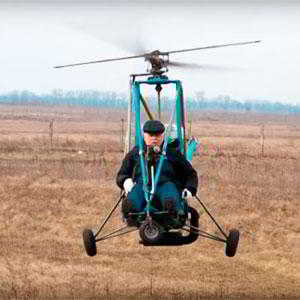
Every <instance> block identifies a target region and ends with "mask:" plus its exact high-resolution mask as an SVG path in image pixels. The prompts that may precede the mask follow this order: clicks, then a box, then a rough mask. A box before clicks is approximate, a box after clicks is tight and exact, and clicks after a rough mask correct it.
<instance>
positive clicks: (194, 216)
mask: <svg viewBox="0 0 300 300" xmlns="http://www.w3.org/2000/svg"><path fill="white" fill-rule="evenodd" d="M188 212H189V213H191V220H190V225H191V226H193V227H197V228H199V213H198V211H197V210H196V209H195V208H193V207H191V206H189V207H188ZM198 237H199V235H198V233H197V230H195V229H192V228H191V229H190V233H189V235H187V236H185V237H184V243H185V244H191V243H193V242H195V241H196V240H197V239H198Z"/></svg>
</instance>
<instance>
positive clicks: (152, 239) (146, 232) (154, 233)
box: [139, 220, 164, 244]
mask: <svg viewBox="0 0 300 300" xmlns="http://www.w3.org/2000/svg"><path fill="white" fill-rule="evenodd" d="M139 234H140V237H141V239H142V242H143V243H145V244H157V243H159V242H160V241H161V240H162V239H163V234H164V231H163V229H162V226H161V225H159V224H158V223H157V222H156V221H154V220H145V221H144V223H143V224H142V225H141V226H140V229H139Z"/></svg>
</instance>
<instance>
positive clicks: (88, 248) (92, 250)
mask: <svg viewBox="0 0 300 300" xmlns="http://www.w3.org/2000/svg"><path fill="white" fill-rule="evenodd" d="M82 237H83V244H84V248H85V252H86V254H87V255H88V256H94V255H96V254H97V247H96V239H95V236H94V234H93V231H92V230H90V229H84V230H83V233H82Z"/></svg>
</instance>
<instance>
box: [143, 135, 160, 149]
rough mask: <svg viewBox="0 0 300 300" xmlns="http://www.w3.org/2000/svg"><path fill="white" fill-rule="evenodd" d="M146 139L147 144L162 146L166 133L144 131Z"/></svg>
mask: <svg viewBox="0 0 300 300" xmlns="http://www.w3.org/2000/svg"><path fill="white" fill-rule="evenodd" d="M144 140H145V143H146V145H147V146H160V145H161V144H162V142H163V141H164V133H147V132H144Z"/></svg>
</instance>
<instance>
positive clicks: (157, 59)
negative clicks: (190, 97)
mask: <svg viewBox="0 0 300 300" xmlns="http://www.w3.org/2000/svg"><path fill="white" fill-rule="evenodd" d="M259 42H260V40H256V41H249V42H238V43H230V44H220V45H213V46H205V47H197V48H190V49H182V50H173V51H168V52H161V51H160V50H154V51H152V52H148V53H144V54H139V55H133V56H126V57H119V58H110V59H102V60H94V61H88V62H80V63H74V64H68V65H61V66H55V67H54V68H66V67H75V66H81V65H89V64H95V63H104V62H112V61H119V60H127V59H134V58H144V59H145V61H146V62H148V63H149V65H150V68H148V69H147V72H148V73H146V74H140V75H153V76H161V75H162V74H163V73H165V72H168V67H169V66H171V67H179V68H188V69H194V68H198V69H204V68H207V66H204V65H199V64H194V63H182V62H175V61H170V60H169V55H170V54H175V53H181V52H190V51H197V50H207V49H215V48H222V47H228V46H241V45H247V44H254V43H259ZM208 68H209V67H208Z"/></svg>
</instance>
